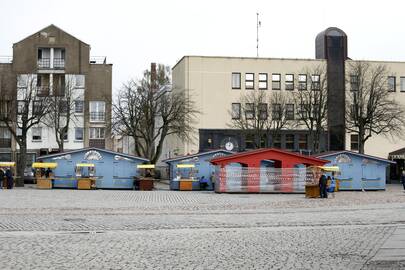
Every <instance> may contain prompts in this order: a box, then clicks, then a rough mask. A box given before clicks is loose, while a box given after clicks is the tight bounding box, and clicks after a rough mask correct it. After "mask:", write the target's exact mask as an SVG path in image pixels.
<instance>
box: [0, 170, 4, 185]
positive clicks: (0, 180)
mask: <svg viewBox="0 0 405 270" xmlns="http://www.w3.org/2000/svg"><path fill="white" fill-rule="evenodd" d="M3 181H4V171H3V169H0V189H3Z"/></svg>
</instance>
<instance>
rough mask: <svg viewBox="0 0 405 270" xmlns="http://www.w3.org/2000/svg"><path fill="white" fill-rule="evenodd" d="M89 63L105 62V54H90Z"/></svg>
mask: <svg viewBox="0 0 405 270" xmlns="http://www.w3.org/2000/svg"><path fill="white" fill-rule="evenodd" d="M90 64H107V57H106V56H92V57H90Z"/></svg>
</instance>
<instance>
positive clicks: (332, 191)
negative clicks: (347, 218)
mask: <svg viewBox="0 0 405 270" xmlns="http://www.w3.org/2000/svg"><path fill="white" fill-rule="evenodd" d="M327 182H328V193H330V194H331V196H332V198H335V187H336V182H335V178H334V177H333V175H332V177H330V176H328V181H327Z"/></svg>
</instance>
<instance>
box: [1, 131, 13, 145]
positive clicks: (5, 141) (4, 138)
mask: <svg viewBox="0 0 405 270" xmlns="http://www.w3.org/2000/svg"><path fill="white" fill-rule="evenodd" d="M10 147H11V132H10V130H9V129H8V128H6V127H0V148H10Z"/></svg>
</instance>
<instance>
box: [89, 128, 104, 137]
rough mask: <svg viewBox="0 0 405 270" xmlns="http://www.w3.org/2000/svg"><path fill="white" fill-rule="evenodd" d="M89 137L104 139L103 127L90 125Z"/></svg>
mask: <svg viewBox="0 0 405 270" xmlns="http://www.w3.org/2000/svg"><path fill="white" fill-rule="evenodd" d="M89 131H90V139H104V128H103V127H91V128H90V129H89Z"/></svg>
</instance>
